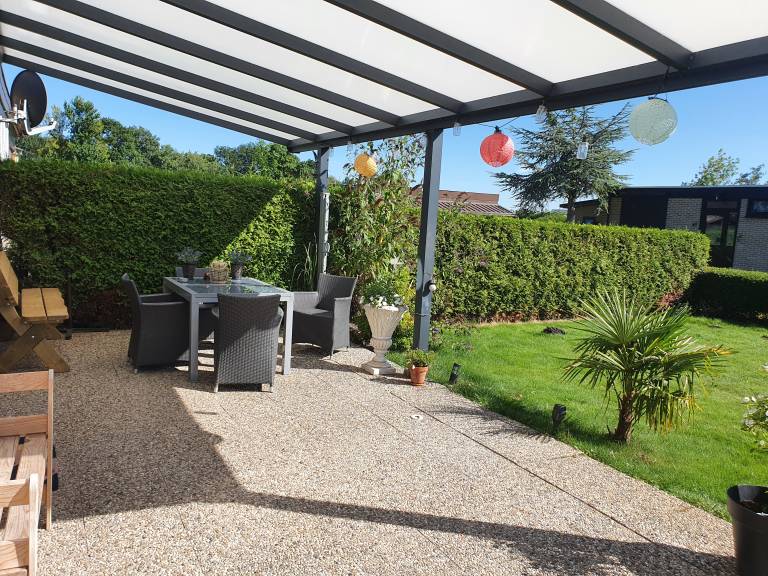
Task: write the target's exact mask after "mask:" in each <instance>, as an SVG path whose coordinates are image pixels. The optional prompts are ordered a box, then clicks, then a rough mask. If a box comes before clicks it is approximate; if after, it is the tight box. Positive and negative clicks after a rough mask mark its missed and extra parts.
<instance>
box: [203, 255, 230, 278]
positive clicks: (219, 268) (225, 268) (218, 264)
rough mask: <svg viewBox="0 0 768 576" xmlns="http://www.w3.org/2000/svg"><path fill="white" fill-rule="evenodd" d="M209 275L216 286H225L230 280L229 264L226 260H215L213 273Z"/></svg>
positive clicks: (212, 265) (212, 266) (212, 263)
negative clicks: (228, 279)
mask: <svg viewBox="0 0 768 576" xmlns="http://www.w3.org/2000/svg"><path fill="white" fill-rule="evenodd" d="M208 275H209V276H210V278H211V282H213V283H214V284H223V283H224V282H226V281H227V278H229V264H227V263H226V262H225V261H224V260H214V261H213V262H211V271H210V272H209V273H208Z"/></svg>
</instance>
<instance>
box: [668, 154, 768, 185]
mask: <svg viewBox="0 0 768 576" xmlns="http://www.w3.org/2000/svg"><path fill="white" fill-rule="evenodd" d="M739 164H740V161H739V159H738V158H734V157H733V156H729V155H728V154H726V153H725V150H723V149H722V148H720V149H719V150H718V151H717V154H715V155H714V156H710V157H709V158H707V161H706V162H704V164H702V165H701V168H699V171H698V172H696V174H695V175H694V177H693V180H691V181H690V182H683V183H682V185H683V186H727V185H729V184H736V185H749V184H752V185H754V184H760V183H761V182H763V181H765V173H764V170H765V165H764V164H759V165H757V166H753V167H752V168H750V169H749V170H748V171H746V172H742V173H739ZM766 182H768V181H766Z"/></svg>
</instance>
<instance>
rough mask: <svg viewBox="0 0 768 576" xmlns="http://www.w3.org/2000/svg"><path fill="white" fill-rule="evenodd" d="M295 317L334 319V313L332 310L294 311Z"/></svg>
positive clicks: (311, 309) (307, 309)
mask: <svg viewBox="0 0 768 576" xmlns="http://www.w3.org/2000/svg"><path fill="white" fill-rule="evenodd" d="M293 315H294V316H297V315H298V316H301V315H304V316H312V317H314V318H333V313H332V312H331V311H330V310H323V309H322V308H304V309H303V310H294V312H293Z"/></svg>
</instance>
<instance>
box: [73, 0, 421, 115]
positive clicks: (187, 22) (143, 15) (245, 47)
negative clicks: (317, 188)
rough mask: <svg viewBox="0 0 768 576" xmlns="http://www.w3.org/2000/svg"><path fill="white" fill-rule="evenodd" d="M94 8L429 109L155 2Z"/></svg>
mask: <svg viewBox="0 0 768 576" xmlns="http://www.w3.org/2000/svg"><path fill="white" fill-rule="evenodd" d="M86 3H87V4H90V5H92V6H97V7H99V8H101V9H103V10H108V11H110V12H113V13H115V14H119V15H120V16H123V17H125V18H129V19H131V20H133V21H135V22H139V23H141V24H144V25H146V26H150V27H157V26H158V25H159V24H160V25H161V29H162V30H163V31H164V32H168V33H170V34H173V35H174V36H178V37H179V38H184V39H186V40H190V41H192V42H197V43H200V42H201V41H202V42H204V43H205V45H206V46H207V47H208V48H211V49H213V50H216V51H218V52H221V53H223V54H229V55H232V56H236V57H238V58H242V59H245V60H247V61H248V62H252V63H254V64H257V65H259V66H263V67H264V68H268V69H270V70H275V71H285V72H289V73H290V74H291V75H292V76H295V77H299V78H301V79H302V80H303V81H305V82H309V83H310V84H313V85H315V86H319V87H321V88H324V89H326V90H331V91H334V92H337V93H339V94H342V95H344V96H348V97H350V98H354V99H355V100H357V101H360V102H366V103H368V104H370V105H372V106H376V107H377V108H381V109H382V110H386V111H388V112H391V113H393V114H396V115H397V116H406V115H408V114H415V113H416V112H423V111H425V110H428V109H430V108H433V106H432V105H430V104H429V103H427V102H423V101H420V100H417V99H415V98H411V97H410V96H408V95H406V94H403V93H401V92H397V91H395V90H392V89H390V88H386V87H384V86H382V85H381V84H376V83H375V82H371V81H369V80H366V79H364V78H361V77H359V76H355V75H354V74H350V73H348V72H344V71H342V70H339V69H338V68H335V67H333V66H329V65H327V64H323V63H322V62H318V61H317V60H313V59H312V58H308V57H306V56H303V55H301V54H297V53H296V52H293V51H291V50H287V49H285V48H281V47H280V46H276V45H274V44H271V43H269V42H265V41H263V40H260V39H258V38H254V37H253V36H250V35H248V34H244V33H242V32H238V31H236V30H233V29H231V28H228V27H226V26H222V25H221V24H217V23H215V22H212V21H210V20H207V19H205V18H202V17H200V16H197V15H195V14H192V13H190V12H187V11H186V10H181V9H179V8H176V7H174V6H171V5H169V4H166V3H164V2H161V1H159V0H131V2H115V1H114V0H87V1H86Z"/></svg>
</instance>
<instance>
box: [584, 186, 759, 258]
mask: <svg viewBox="0 0 768 576" xmlns="http://www.w3.org/2000/svg"><path fill="white" fill-rule="evenodd" d="M576 222H578V223H581V224H618V225H622V226H638V227H653V228H668V229H683V230H695V231H699V232H703V233H704V234H706V235H707V236H708V237H709V240H710V242H711V249H710V262H711V264H712V265H713V266H725V267H733V268H741V269H744V270H761V271H764V272H768V186H660V187H631V188H623V189H621V190H619V191H618V192H617V193H616V195H614V196H613V197H611V198H610V200H609V203H608V207H607V210H601V209H600V206H599V202H598V201H597V200H583V201H580V202H577V203H576Z"/></svg>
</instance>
